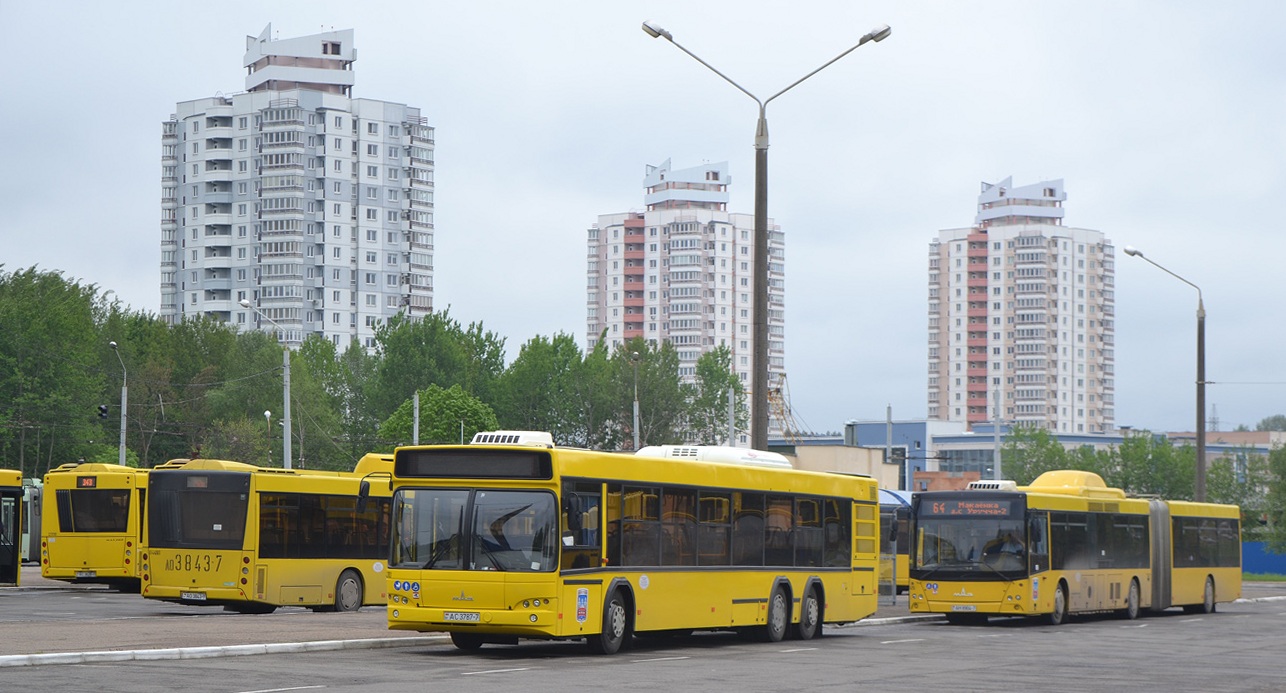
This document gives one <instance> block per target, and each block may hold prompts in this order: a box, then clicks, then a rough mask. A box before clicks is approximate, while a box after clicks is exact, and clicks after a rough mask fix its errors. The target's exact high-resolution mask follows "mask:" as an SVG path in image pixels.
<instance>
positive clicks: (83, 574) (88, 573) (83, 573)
mask: <svg viewBox="0 0 1286 693" xmlns="http://www.w3.org/2000/svg"><path fill="white" fill-rule="evenodd" d="M76 577H78V578H92V577H98V571H97V570H77V571H76Z"/></svg>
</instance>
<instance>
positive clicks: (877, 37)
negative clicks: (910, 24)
mask: <svg viewBox="0 0 1286 693" xmlns="http://www.w3.org/2000/svg"><path fill="white" fill-rule="evenodd" d="M891 33H893V30H892V29H890V28H889V25H888V24H882V25H880V26H878V27H876V28H874V29H871V31H870V33H868V34H867V35H866V36H863V37H862V40H863V42H865V41H876V42H878V41H883V40H884V39H886V38H888V37H889V34H891Z"/></svg>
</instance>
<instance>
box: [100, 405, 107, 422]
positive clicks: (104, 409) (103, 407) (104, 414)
mask: <svg viewBox="0 0 1286 693" xmlns="http://www.w3.org/2000/svg"><path fill="white" fill-rule="evenodd" d="M98 418H100V419H106V418H107V405H106V404H100V405H98Z"/></svg>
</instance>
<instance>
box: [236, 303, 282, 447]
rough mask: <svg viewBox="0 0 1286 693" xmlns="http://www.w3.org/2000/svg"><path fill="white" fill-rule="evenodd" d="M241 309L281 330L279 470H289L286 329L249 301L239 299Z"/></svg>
mask: <svg viewBox="0 0 1286 693" xmlns="http://www.w3.org/2000/svg"><path fill="white" fill-rule="evenodd" d="M241 307H242V308H249V309H250V310H252V311H254V312H255V313H256V314H257V315H258V316H259V317H261V318H263V319H264V320H267V321H268V322H270V323H272V326H273V327H276V328H277V329H279V330H281V399H282V404H281V410H282V411H281V417H282V419H281V421H282V443H281V468H282V469H290V347H288V346H286V328H284V327H282V326H281V325H278V324H277V321H276V320H273V319H272V318H270V317H268V316H267V315H264V313H263V311H261V310H259V309H258V308H256V307H255V306H254V304H252V303H250V300H249V299H245V298H243V299H241Z"/></svg>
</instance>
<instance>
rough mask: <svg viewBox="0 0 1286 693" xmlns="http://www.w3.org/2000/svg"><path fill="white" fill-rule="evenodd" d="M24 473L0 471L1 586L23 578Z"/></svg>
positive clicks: (14, 582)
mask: <svg viewBox="0 0 1286 693" xmlns="http://www.w3.org/2000/svg"><path fill="white" fill-rule="evenodd" d="M21 540H22V472H19V471H16V470H13V469H0V585H17V584H18V583H19V582H21V578H22V559H21V555H20V552H19V544H20V542H21Z"/></svg>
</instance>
